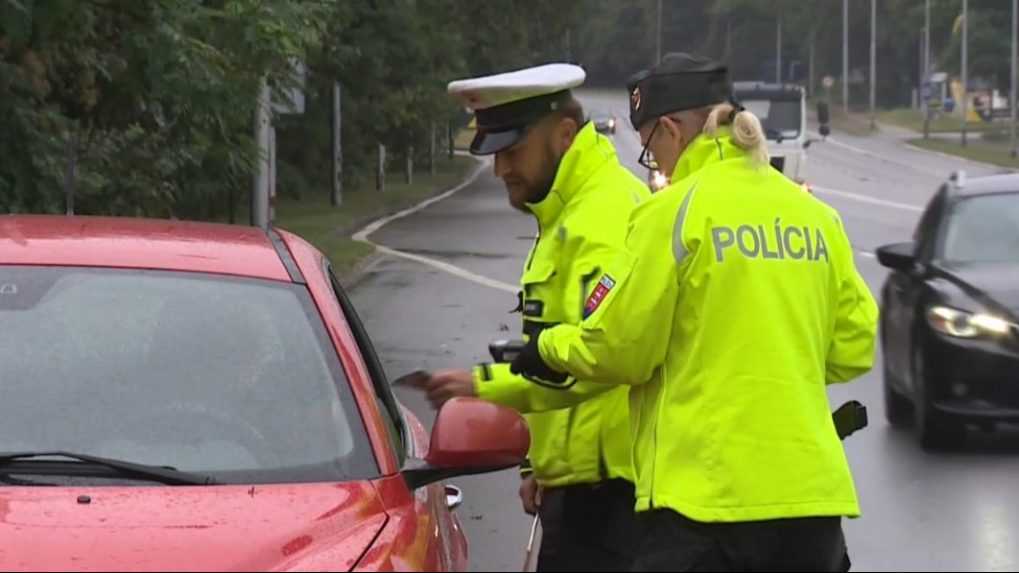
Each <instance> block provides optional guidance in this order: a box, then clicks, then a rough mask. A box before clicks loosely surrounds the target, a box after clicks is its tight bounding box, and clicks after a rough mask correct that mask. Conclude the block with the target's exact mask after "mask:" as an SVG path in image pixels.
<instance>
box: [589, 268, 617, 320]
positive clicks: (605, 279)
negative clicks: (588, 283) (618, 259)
mask: <svg viewBox="0 0 1019 573" xmlns="http://www.w3.org/2000/svg"><path fill="white" fill-rule="evenodd" d="M615 286H616V281H615V279H613V278H612V277H611V276H609V274H608V273H606V274H603V275H602V277H601V279H599V280H598V284H597V285H596V286H595V287H594V291H592V292H591V296H589V297H587V302H586V303H584V318H587V317H589V316H591V315H592V314H594V312H595V311H596V310H598V307H599V306H601V303H602V302H603V301H604V300H605V297H607V296H609V292H610V291H611V290H612V289H613V288H614V287H615Z"/></svg>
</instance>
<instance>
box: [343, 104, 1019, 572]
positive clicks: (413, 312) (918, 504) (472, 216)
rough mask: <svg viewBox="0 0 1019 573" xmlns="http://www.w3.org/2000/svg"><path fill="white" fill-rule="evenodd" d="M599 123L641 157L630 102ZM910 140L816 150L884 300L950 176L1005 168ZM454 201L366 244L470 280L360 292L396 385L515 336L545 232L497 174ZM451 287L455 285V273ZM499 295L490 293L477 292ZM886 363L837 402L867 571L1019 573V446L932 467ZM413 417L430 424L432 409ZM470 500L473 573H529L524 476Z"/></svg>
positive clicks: (890, 134) (385, 275) (482, 485)
mask: <svg viewBox="0 0 1019 573" xmlns="http://www.w3.org/2000/svg"><path fill="white" fill-rule="evenodd" d="M582 99H583V100H584V103H585V105H586V107H587V108H588V109H589V110H595V109H600V110H604V111H611V112H614V113H615V114H616V115H617V117H619V118H620V120H621V123H620V126H619V127H620V129H619V131H618V132H617V134H616V135H615V136H614V140H615V143H616V146H617V149H618V150H619V154H620V157H621V158H622V159H623V162H624V164H626V165H627V166H628V167H630V168H631V169H633V170H634V171H635V172H636V173H637V174H638V175H640V176H642V177H646V173H645V172H644V171H643V170H641V169H640V168H639V167H638V165H637V162H636V159H637V157H638V155H639V153H640V145H639V142H638V140H637V136H636V134H635V133H634V132H633V131H632V130H630V129H629V128H628V127H627V126H626V122H625V117H626V100H625V98H624V97H623V96H622V95H615V94H613V95H608V94H600V93H588V94H585V95H584V96H583V97H582ZM899 136H900V133H899V132H897V131H889V130H886V131H885V132H883V134H882V135H880V136H875V137H871V138H854V137H850V136H846V135H842V134H838V133H836V134H835V135H834V136H833V137H832V138H830V139H829V140H828V141H826V142H819V143H815V144H814V145H813V146H812V147H811V148H810V152H809V153H810V156H809V163H808V168H807V176H808V180H809V181H810V182H811V184H812V185H813V186H814V189H815V192H817V193H818V194H819V195H820V196H821V197H822V198H824V199H825V200H826V201H828V202H829V203H830V204H831V205H833V206H834V207H836V208H837V209H838V210H839V211H840V212H841V214H842V216H843V219H844V220H845V223H846V226H847V228H848V231H849V235H850V238H851V240H852V241H853V244H854V247H855V248H856V249H857V251H858V258H857V262H858V265H859V267H860V270H861V272H862V273H863V275H864V276H865V278H866V279H867V282H868V284H869V285H870V286H871V289H872V290H873V291H874V292H875V293H878V292H879V289H880V286H881V284H882V282H883V280H884V277H885V275H886V273H885V271H884V270H883V269H882V267H880V266H879V265H878V264H877V261H876V260H875V259H874V257H873V250H874V249H875V248H876V247H878V246H880V245H883V244H886V243H892V242H898V241H906V240H909V239H910V237H911V234H912V230H913V227H914V226H915V223H916V220H917V219H918V217H919V214H920V210H921V208H922V207H923V206H924V205H925V203H926V201H927V199H928V198H929V197H930V196H931V194H932V193H933V192H934V191H935V190H936V188H937V186H938V185H939V184H940V183H941V182H942V181H944V180H945V179H946V178H947V176H948V174H949V173H950V172H951V171H953V170H955V169H960V168H961V169H965V170H966V171H967V173H968V174H969V175H970V176H975V175H979V174H985V173H992V172H995V171H997V169H996V168H991V167H987V166H983V165H980V164H975V163H972V162H967V161H963V160H958V159H954V158H950V157H947V156H942V155H937V154H933V153H928V152H923V151H919V150H915V149H911V148H908V147H907V146H905V145H904V144H903V143H902V142H901V140H900V137H899ZM483 169H484V170H483V171H482V172H480V174H479V176H478V177H477V179H476V180H475V181H474V182H473V183H472V184H470V185H468V186H466V187H465V188H464V189H463V190H462V191H460V192H458V193H457V194H455V195H453V196H451V197H450V198H448V199H445V200H443V201H440V202H438V203H435V204H434V205H432V206H430V207H428V208H426V209H423V210H421V211H420V212H418V213H415V214H413V215H410V216H408V217H405V218H402V219H399V220H396V221H393V222H391V223H389V224H387V225H386V226H384V227H382V228H381V229H380V230H379V231H377V232H375V233H374V234H373V235H372V236H371V239H372V240H373V241H375V242H377V243H379V244H382V245H385V246H387V247H390V248H392V249H397V250H400V251H402V252H406V253H411V254H413V255H416V256H418V257H424V258H426V259H427V260H429V261H438V262H441V263H446V264H448V265H453V266H455V268H456V269H462V270H463V271H468V272H469V273H472V274H468V273H463V272H457V271H456V270H453V269H450V268H449V267H445V268H443V269H440V268H437V267H436V266H434V265H432V266H429V265H427V264H422V263H421V262H418V261H413V260H408V259H404V258H399V257H393V256H386V257H384V258H382V259H381V260H380V261H379V263H378V264H377V265H375V266H374V267H373V268H372V269H371V270H370V272H369V273H368V274H367V275H366V276H365V278H364V279H363V280H362V281H361V282H359V283H358V284H357V286H356V287H355V288H354V289H353V292H352V295H353V298H354V301H355V304H356V305H357V307H358V309H359V310H360V312H361V314H362V316H363V318H364V319H365V322H366V325H367V328H368V330H369V332H370V333H371V334H372V336H373V338H374V340H375V343H376V346H377V348H378V350H379V352H380V354H381V355H382V358H383V361H384V363H385V365H386V368H387V370H388V372H389V373H390V375H393V376H395V375H399V374H402V373H405V372H407V371H409V370H412V369H415V368H429V369H435V368H443V367H467V366H469V365H471V364H473V363H475V362H477V361H480V360H485V359H487V350H486V348H487V342H488V341H489V340H491V339H494V338H505V337H507V336H509V335H510V334H511V333H515V332H516V329H517V327H518V317H517V316H516V315H510V314H509V312H508V311H509V310H510V309H512V308H513V307H514V306H515V304H516V298H515V296H514V295H513V294H511V292H507V291H508V290H511V285H513V284H514V283H515V282H516V280H517V278H518V276H519V269H520V268H521V266H522V264H523V259H524V256H525V254H526V253H527V250H528V248H529V246H530V244H531V242H532V240H533V237H534V233H535V225H534V223H533V221H532V220H531V219H530V218H529V217H528V216H525V215H522V214H518V213H516V212H514V211H513V210H512V209H510V207H509V206H508V205H507V203H506V199H505V196H504V192H503V190H502V187H501V185H500V184H499V182H498V181H497V180H496V179H494V178H493V177H492V175H491V168H490V166H488V165H487V164H485V165H484V166H483ZM451 270H452V271H453V272H450V271H451ZM478 276H483V277H487V278H488V279H491V281H489V282H488V283H487V284H481V283H479V282H477V277H478ZM880 371H881V363H880V357H879V361H878V363H877V364H876V366H875V368H874V370H873V371H872V372H871V373H870V374H868V375H867V376H865V377H863V378H861V379H859V380H857V381H856V382H854V383H852V384H850V385H847V386H843V387H837V388H833V389H832V390H831V392H830V396H831V402H832V404H833V405H838V404H840V403H842V402H843V401H845V400H847V399H857V400H860V401H862V402H864V403H865V404H867V405H868V407H869V409H870V414H871V427H870V428H868V429H867V430H866V431H864V432H862V433H859V434H856V435H855V436H853V437H852V438H850V439H849V440H848V441H847V442H846V450H847V453H848V456H849V458H850V462H851V464H852V467H853V471H854V475H855V477H856V482H857V487H858V489H859V493H860V497H861V501H862V504H863V511H864V517H863V518H861V519H859V520H854V521H852V522H849V523H848V524H847V527H846V530H847V536H848V540H849V543H850V551H851V552H852V556H853V561H854V565H855V567H854V568H855V569H856V570H902V569H912V570H937V571H947V570H1016V569H1019V487H1017V486H1019V431H1015V430H1011V431H1004V432H999V433H996V434H979V433H971V435H970V439H969V443H968V446H967V448H965V449H964V450H961V451H958V452H952V453H937V454H931V453H926V452H924V451H922V450H921V449H920V448H919V446H918V445H917V443H916V440H915V439H914V438H913V436H912V434H911V433H910V432H909V431H908V430H906V431H898V430H893V429H892V428H890V427H889V426H888V425H887V423H886V422H885V421H884V414H883V406H882V401H881V376H880ZM401 398H402V399H403V400H404V402H405V403H406V404H407V405H408V406H409V407H410V408H411V409H412V410H414V411H415V412H416V413H418V415H419V416H420V417H421V418H422V420H423V421H424V422H425V423H426V424H428V423H430V421H431V418H432V413H431V411H430V409H429V408H428V406H427V405H426V404H425V403H424V402H423V400H421V398H420V397H419V396H417V395H414V394H412V393H403V394H401ZM452 481H453V482H454V483H457V484H458V485H460V486H462V487H463V489H464V494H465V499H466V501H465V503H464V505H463V507H462V508H461V509H460V510H459V511H460V512H461V517H462V519H463V521H464V526H465V529H466V530H467V532H468V535H469V536H470V539H471V544H472V547H471V550H472V552H471V562H472V568H473V569H475V570H480V569H484V570H517V571H519V570H520V566H521V563H522V559H523V547H524V544H525V542H526V536H527V532H528V526H529V520H528V519H527V518H526V516H524V515H523V513H522V512H521V511H520V509H519V503H518V501H517V499H516V487H517V483H518V479H517V477H516V475H515V472H503V473H501V474H496V475H488V476H480V477H471V478H461V479H456V480H452Z"/></svg>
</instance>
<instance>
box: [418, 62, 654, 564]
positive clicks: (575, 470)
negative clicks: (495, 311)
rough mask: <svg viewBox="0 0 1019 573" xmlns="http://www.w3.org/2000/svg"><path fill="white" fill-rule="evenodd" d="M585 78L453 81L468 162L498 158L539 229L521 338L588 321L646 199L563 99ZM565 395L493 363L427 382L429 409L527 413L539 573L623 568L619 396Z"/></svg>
mask: <svg viewBox="0 0 1019 573" xmlns="http://www.w3.org/2000/svg"><path fill="white" fill-rule="evenodd" d="M584 77H585V76H584V71H583V69H581V68H579V67H577V66H573V65H567V64H549V65H545V66H539V67H535V68H529V69H525V70H520V71H516V72H511V73H505V74H499V75H494V76H488V77H482V78H474V79H468V80H461V81H455V82H452V83H451V84H449V93H450V94H451V95H452V96H453V97H455V98H457V99H458V100H459V101H460V102H461V103H462V104H464V105H466V106H467V107H469V108H470V109H472V110H473V111H474V112H475V115H476V119H477V135H476V136H475V138H474V141H473V142H472V143H471V147H470V150H471V153H473V154H474V155H494V156H495V162H494V163H495V175H496V176H497V177H498V178H500V179H502V181H503V182H504V183H505V185H506V189H507V192H508V194H509V203H510V205H512V206H513V207H514V208H516V209H518V210H520V211H523V212H526V213H528V214H531V215H533V216H534V217H535V219H536V221H537V224H538V238H537V240H536V241H535V243H534V246H533V247H532V248H531V252H530V253H529V254H528V256H527V259H526V263H525V266H524V269H523V276H522V277H521V292H520V300H519V301H518V303H519V304H518V308H517V310H518V311H519V312H520V313H521V314H522V315H523V316H522V318H523V321H522V322H523V324H522V327H523V335H524V337H525V338H527V337H532V336H537V334H538V333H539V332H541V331H542V330H543V329H545V328H548V327H551V326H554V325H556V324H564V323H565V324H579V323H580V322H581V321H582V320H583V317H584V313H585V309H584V305H585V302H586V301H587V300H589V298H590V296H591V293H592V292H593V291H594V289H595V288H596V286H597V285H596V284H595V280H594V279H595V278H596V277H597V276H599V270H598V268H599V265H601V262H602V260H603V258H604V256H605V254H606V253H611V252H615V251H616V250H618V249H619V248H621V246H622V245H623V240H624V237H625V234H626V225H627V219H628V217H629V214H630V212H631V211H632V210H633V209H634V207H635V206H636V205H637V204H638V203H639V202H640V201H641V200H643V199H645V198H647V197H649V196H650V192H649V190H648V188H647V186H646V185H645V184H644V183H643V182H642V181H641V180H640V179H638V178H637V177H636V176H635V175H634V174H632V173H631V172H630V171H628V170H627V169H626V168H625V167H623V166H622V165H621V164H620V163H619V160H618V158H617V157H616V151H615V148H614V147H613V145H612V141H611V140H610V139H608V138H607V137H605V136H603V135H601V134H599V133H598V132H597V131H596V130H595V128H594V125H593V123H591V122H589V121H587V120H586V118H585V116H584V111H583V108H582V107H581V105H580V103H579V102H578V101H577V100H576V99H575V98H574V96H573V94H572V92H571V89H572V88H575V87H577V86H579V85H580V84H581V83H582V82H583V81H584ZM565 388H566V389H561V388H550V387H547V386H543V385H541V384H540V381H537V380H536V379H533V378H530V377H527V376H520V375H516V374H512V373H511V372H510V370H509V364H498V363H497V364H480V365H477V366H475V367H474V368H473V369H470V370H467V369H461V370H445V371H440V372H436V373H435V374H433V375H432V377H431V379H430V380H429V381H428V382H427V383H426V384H425V385H424V389H425V390H426V391H427V393H428V397H429V399H430V400H431V401H432V403H433V404H434V405H435V406H436V407H438V406H439V405H441V404H442V403H443V402H445V401H446V400H448V399H450V398H452V397H455V396H477V397H480V398H482V399H486V400H489V401H492V402H495V403H499V404H502V405H505V406H509V407H512V408H515V409H516V410H518V411H520V412H522V413H524V414H527V417H528V422H529V425H530V428H531V436H532V441H531V451H530V456H529V458H530V459H529V464H528V466H527V467H525V468H524V469H523V471H522V477H523V482H522V485H521V487H520V496H521V500H522V502H523V506H524V509H525V511H526V512H528V513H530V514H533V513H534V512H535V511H537V512H538V514H539V515H540V517H541V521H542V525H543V536H542V546H541V551H540V553H539V556H538V570H539V571H610V570H624V569H628V568H629V565H630V562H631V559H632V548H633V546H634V539H633V537H632V535H633V530H634V528H633V523H632V519H633V508H634V504H635V498H634V487H633V463H632V454H631V451H632V445H631V443H630V437H629V415H628V390H627V389H625V388H623V387H617V388H611V389H610V388H606V387H604V385H602V386H601V387H599V385H593V387H592V385H588V384H586V383H583V382H580V383H577V382H576V381H574V382H573V383H571V384H569V385H565Z"/></svg>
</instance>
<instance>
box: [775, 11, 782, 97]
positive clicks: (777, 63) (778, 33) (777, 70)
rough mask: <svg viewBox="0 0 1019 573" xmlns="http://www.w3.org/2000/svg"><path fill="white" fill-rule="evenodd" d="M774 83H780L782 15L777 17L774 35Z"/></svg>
mask: <svg viewBox="0 0 1019 573" xmlns="http://www.w3.org/2000/svg"><path fill="white" fill-rule="evenodd" d="M775 38H776V40H775V59H776V61H775V83H776V84H780V83H782V14H779V15H778V25H777V30H776V33H775Z"/></svg>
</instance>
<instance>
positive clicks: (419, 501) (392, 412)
mask: <svg viewBox="0 0 1019 573" xmlns="http://www.w3.org/2000/svg"><path fill="white" fill-rule="evenodd" d="M328 273H329V280H330V283H331V284H332V288H333V292H334V294H335V295H336V299H337V301H338V302H339V303H340V307H341V308H342V309H343V313H344V315H345V318H346V319H347V323H348V324H349V325H350V330H351V332H352V333H353V335H354V338H355V340H357V344H358V349H359V350H360V352H361V356H362V358H363V359H364V362H365V365H366V366H367V367H368V371H369V373H370V374H371V378H372V386H373V389H374V391H375V398H376V400H377V401H378V403H379V410H380V412H382V416H383V417H384V418H385V422H386V427H387V428H389V430H390V432H391V437H392V440H391V442H392V447H393V448H394V451H395V452H396V453H397V457H398V459H399V460H400V463H401V465H405V464H406V463H407V460H408V459H411V458H420V457H423V456H424V454H425V450H427V447H428V436H427V434H426V433H425V431H424V428H423V427H422V426H421V425H420V423H419V422H418V421H417V420H416V419H414V418H413V414H411V413H409V411H407V410H405V409H404V408H403V407H401V406H400V404H399V403H398V401H397V399H396V397H395V395H394V394H393V392H392V388H391V386H390V384H389V381H388V379H387V377H386V374H385V370H384V369H383V367H382V362H381V361H380V360H379V357H378V354H377V353H376V352H375V348H374V345H373V344H372V342H371V339H370V337H369V336H368V333H367V331H366V330H365V328H364V325H363V323H362V322H361V319H360V317H359V316H358V314H357V311H356V310H355V309H354V305H353V304H352V303H351V302H350V299H349V298H348V297H347V295H346V293H345V292H344V290H343V287H342V286H341V285H340V282H339V281H338V280H337V279H336V276H335V275H334V274H333V272H332V271H331V270H329V271H328ZM447 492H448V493H449V494H450V495H447ZM458 492H459V490H456V489H455V488H447V486H446V485H445V484H443V483H441V482H440V483H435V484H432V485H429V486H426V487H423V488H420V489H418V490H417V491H413V492H409V493H410V494H411V495H410V497H411V499H412V500H413V501H412V502H411V503H410V504H408V507H407V508H405V509H406V513H407V514H409V516H410V517H409V518H408V519H407V522H408V523H407V524H406V525H405V526H404V529H405V530H406V531H407V532H408V535H407V543H406V548H407V555H404V556H402V557H404V558H406V562H417V564H418V565H420V566H421V567H422V570H432V569H437V570H441V571H458V570H462V569H464V568H465V567H466V564H467V554H466V551H467V541H466V538H465V537H464V534H463V530H462V528H461V526H460V522H459V520H458V518H457V517H456V515H455V514H454V513H453V511H452V508H451V507H450V504H449V503H448V501H452V500H453V499H454V498H455V497H456V496H455V495H453V494H455V493H458ZM401 513H403V512H401Z"/></svg>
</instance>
